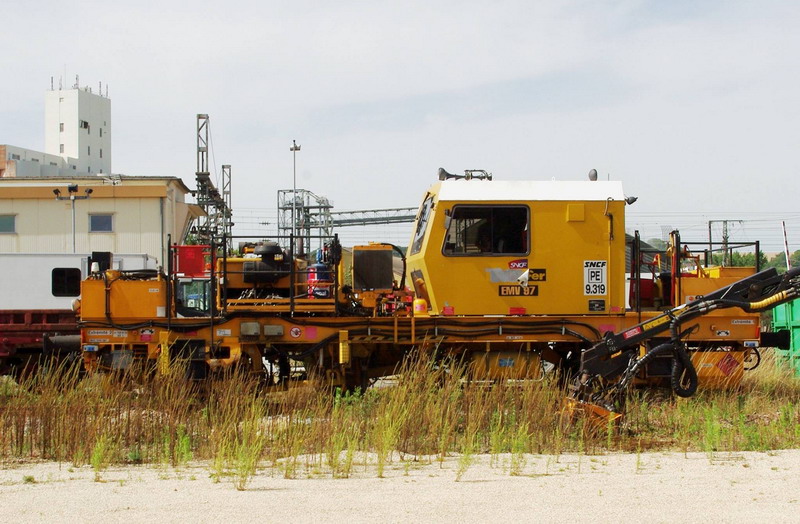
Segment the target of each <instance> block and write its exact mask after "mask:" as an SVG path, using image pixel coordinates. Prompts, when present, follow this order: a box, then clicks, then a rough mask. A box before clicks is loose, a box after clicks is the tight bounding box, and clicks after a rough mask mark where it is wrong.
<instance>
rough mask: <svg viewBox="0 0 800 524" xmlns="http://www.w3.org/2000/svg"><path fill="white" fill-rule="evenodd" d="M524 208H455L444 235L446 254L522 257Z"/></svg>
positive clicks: (525, 248)
mask: <svg viewBox="0 0 800 524" xmlns="http://www.w3.org/2000/svg"><path fill="white" fill-rule="evenodd" d="M529 245H530V241H529V238H528V208H527V206H455V208H453V214H452V216H451V219H450V224H449V227H448V228H447V234H446V235H445V240H444V246H443V252H444V254H445V255H482V256H485V255H524V254H527V252H528V246H529Z"/></svg>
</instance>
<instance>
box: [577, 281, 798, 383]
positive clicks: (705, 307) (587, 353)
mask: <svg viewBox="0 0 800 524" xmlns="http://www.w3.org/2000/svg"><path fill="white" fill-rule="evenodd" d="M798 296H800V268H793V269H791V270H789V271H787V272H786V273H784V274H780V275H779V274H778V272H777V271H776V270H775V269H774V268H770V269H767V270H764V271H761V272H759V273H756V274H755V275H751V276H749V277H746V278H743V279H742V280H739V281H737V282H734V283H733V284H730V285H728V286H725V287H723V288H720V289H718V290H717V291H714V292H712V293H709V294H708V295H705V296H703V297H700V298H698V299H697V300H694V301H692V302H689V303H686V304H683V305H681V306H678V307H675V308H672V309H670V310H668V311H665V312H664V313H662V314H661V315H658V316H657V317H654V318H652V319H650V320H647V321H645V322H641V323H639V324H636V325H635V326H633V327H631V328H629V329H626V330H625V331H621V332H619V333H606V335H605V336H604V338H603V340H601V341H600V342H598V343H597V344H595V345H594V346H592V347H591V348H589V349H586V350H584V351H583V352H582V353H581V366H580V371H581V374H582V375H583V376H584V377H602V378H604V379H613V378H614V377H616V376H618V375H620V374H622V373H623V372H624V371H626V370H627V369H629V366H630V364H631V363H632V361H633V359H635V358H636V357H637V356H638V348H639V345H640V344H641V343H642V342H644V341H646V340H649V339H652V338H655V337H657V336H658V335H661V334H662V333H666V332H667V331H669V332H670V339H671V343H670V346H671V347H669V348H667V347H664V345H663V344H662V345H660V346H656V347H655V348H652V349H651V350H650V352H652V351H655V350H658V351H665V350H672V351H673V352H674V353H681V349H682V342H681V339H682V338H683V337H684V336H685V335H686V334H688V332H689V331H691V330H690V329H689V330H686V331H684V332H681V325H682V324H684V323H686V322H689V321H691V320H693V319H695V318H698V317H701V316H703V315H705V314H707V313H709V312H711V311H714V310H716V309H725V308H731V307H739V308H741V309H742V310H744V311H746V312H748V313H754V312H759V311H764V310H767V309H771V308H773V307H775V306H777V305H779V304H783V303H785V302H789V301H791V300H794V299H795V298H797V297H798ZM646 357H647V355H644V356H643V357H642V359H644V358H646ZM681 360H684V359H683V358H682V359H681ZM684 364H685V365H686V366H687V367H690V366H691V362H684ZM692 371H693V369H692Z"/></svg>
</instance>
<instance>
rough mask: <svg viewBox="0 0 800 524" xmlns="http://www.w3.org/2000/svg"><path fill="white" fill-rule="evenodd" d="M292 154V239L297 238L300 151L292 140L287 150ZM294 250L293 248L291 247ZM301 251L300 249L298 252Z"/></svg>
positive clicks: (298, 146) (298, 145)
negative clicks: (298, 153)
mask: <svg viewBox="0 0 800 524" xmlns="http://www.w3.org/2000/svg"><path fill="white" fill-rule="evenodd" d="M289 151H291V152H292V237H293V238H295V239H296V238H297V231H296V226H297V215H296V213H297V211H296V209H295V206H296V205H297V152H298V151H300V144H298V143H297V141H296V140H292V146H291V147H290V148H289ZM292 247H293V248H294V246H292ZM300 251H302V249H301V250H300Z"/></svg>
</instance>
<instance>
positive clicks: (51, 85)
mask: <svg viewBox="0 0 800 524" xmlns="http://www.w3.org/2000/svg"><path fill="white" fill-rule="evenodd" d="M52 90H53V77H52V76H51V77H50V91H52Z"/></svg>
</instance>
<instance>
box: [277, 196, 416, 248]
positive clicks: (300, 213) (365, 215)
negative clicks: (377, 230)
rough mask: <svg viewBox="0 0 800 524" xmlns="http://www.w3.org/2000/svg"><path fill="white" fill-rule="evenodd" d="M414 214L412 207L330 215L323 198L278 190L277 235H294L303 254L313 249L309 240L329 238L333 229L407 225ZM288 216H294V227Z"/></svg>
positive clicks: (330, 208)
mask: <svg viewBox="0 0 800 524" xmlns="http://www.w3.org/2000/svg"><path fill="white" fill-rule="evenodd" d="M416 212H417V208H415V207H398V208H391V209H363V210H358V211H336V212H334V211H333V202H331V201H330V200H329V199H328V198H327V197H324V196H320V195H316V194H314V193H312V192H311V191H309V190H307V189H280V190H278V235H279V236H282V237H288V236H289V235H291V234H292V232H293V231H294V232H296V234H297V236H298V239H297V242H296V244H295V245H296V246H297V248H298V250H299V251H298V254H305V253H307V252H308V251H310V250H311V249H313V248H314V247H315V246H312V240H313V239H315V238H323V237H330V236H332V235H333V232H334V229H336V228H340V227H354V226H369V225H377V224H402V223H410V222H413V221H414V219H415V218H416ZM292 216H294V217H295V223H294V224H292ZM316 247H320V246H316Z"/></svg>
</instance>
